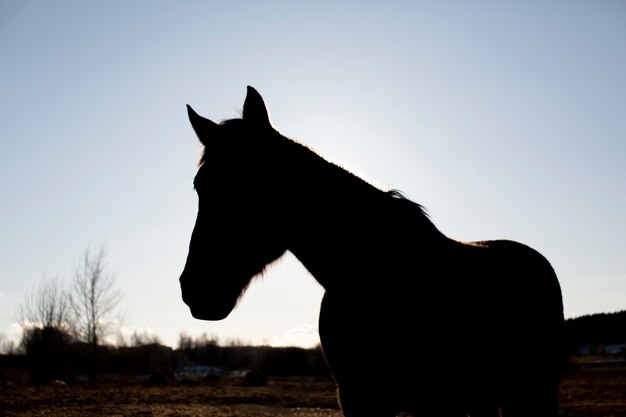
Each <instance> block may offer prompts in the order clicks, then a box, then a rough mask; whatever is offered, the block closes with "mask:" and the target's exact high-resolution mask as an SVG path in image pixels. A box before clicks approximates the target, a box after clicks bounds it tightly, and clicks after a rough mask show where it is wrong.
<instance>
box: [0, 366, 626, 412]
mask: <svg viewBox="0 0 626 417" xmlns="http://www.w3.org/2000/svg"><path fill="white" fill-rule="evenodd" d="M142 380H143V379H140V378H139V377H135V378H132V377H128V378H124V379H119V378H109V380H103V381H99V382H97V383H95V384H90V383H87V382H83V383H78V384H75V385H48V386H43V387H29V386H19V385H11V384H4V385H3V386H2V387H1V388H0V417H17V416H20V417H22V416H47V417H61V416H63V417H79V416H80V417H82V416H95V417H99V416H129V417H130V416H133V417H150V416H163V417H165V416H167V417H183V416H189V417H190V416H212V417H266V416H281V417H296V416H298V417H341V413H340V412H339V410H338V408H337V402H336V397H335V387H334V385H333V382H332V381H331V380H329V379H327V378H323V377H286V378H277V377H270V378H269V380H268V384H267V385H266V386H260V387H246V386H242V385H241V382H242V379H241V378H237V377H227V378H221V379H220V380H219V381H213V382H210V383H207V382H202V383H198V382H197V381H196V380H193V381H192V380H182V379H180V378H179V379H178V380H177V381H176V382H174V383H171V384H169V385H167V386H144V385H142V383H141V382H142ZM561 410H562V411H561V415H562V417H626V362H613V363H602V362H593V361H592V362H585V363H579V364H576V367H575V368H573V370H572V372H571V373H570V374H569V375H567V376H566V377H565V379H564V380H563V383H562V386H561Z"/></svg>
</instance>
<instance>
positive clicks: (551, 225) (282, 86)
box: [0, 0, 626, 346]
mask: <svg viewBox="0 0 626 417" xmlns="http://www.w3.org/2000/svg"><path fill="white" fill-rule="evenodd" d="M624 45H626V3H624V2H622V1H595V2H588V1H560V0H559V1H552V2H544V1H527V2H495V1H478V2H460V1H458V2H457V1H452V2H439V1H416V2H409V1H406V2H404V1H400V2H370V1H366V2H356V1H355V2H324V1H319V2H314V3H310V4H302V3H301V2H278V1H269V2H241V1H232V2H210V1H205V2H199V1H180V2H170V1H133V2H122V1H110V2H81V1H56V2H48V1H7V0H3V1H1V2H0V56H1V57H2V59H1V60H0V74H1V75H2V76H1V77H0V119H1V123H0V195H1V196H2V197H1V200H0V236H1V237H0V254H1V255H0V259H1V261H0V333H3V334H4V335H6V336H9V337H17V335H16V333H15V328H16V327H15V314H14V313H15V308H16V306H19V305H20V304H21V303H22V302H23V300H24V298H25V296H26V294H27V293H28V292H29V291H31V290H32V289H33V288H34V287H35V286H36V285H37V284H38V283H39V282H40V281H41V280H42V279H47V278H51V277H54V276H57V275H58V276H60V277H67V278H69V277H70V276H71V274H72V272H73V270H74V267H75V266H76V263H77V262H78V260H79V258H80V256H81V254H82V253H83V252H84V251H85V250H86V249H87V248H92V249H93V250H97V249H98V248H100V247H103V246H104V247H105V248H106V250H107V257H106V262H107V267H108V271H109V272H110V273H111V274H112V275H113V276H114V277H115V280H116V285H117V288H119V289H120V291H121V292H122V293H123V296H124V298H123V301H122V303H121V304H120V309H121V310H123V311H124V312H125V313H126V317H127V319H126V321H125V322H124V323H123V325H124V329H125V331H126V332H132V331H135V330H139V331H146V332H153V333H155V334H157V335H159V336H160V337H161V338H162V340H163V341H164V342H165V343H166V344H169V345H172V346H174V345H175V343H176V340H177V338H178V334H179V333H180V332H182V331H185V332H187V333H189V334H191V335H193V336H196V335H199V334H201V333H203V332H206V333H208V334H210V335H215V336H217V337H219V338H220V339H221V340H227V339H232V338H238V339H240V340H242V341H247V342H252V343H272V344H277V345H278V344H284V343H300V344H303V345H309V344H311V343H315V341H316V340H317V339H316V336H315V330H316V321H317V314H318V312H319V302H320V299H321V295H322V289H321V287H320V286H319V284H317V282H316V281H315V280H314V278H312V277H311V276H310V275H308V273H307V272H306V271H305V270H304V268H303V267H302V266H301V265H300V264H299V263H298V262H297V260H296V259H295V258H293V257H292V256H287V257H286V258H285V259H284V260H283V261H282V262H281V263H280V264H278V265H276V266H275V267H273V268H272V269H271V270H270V272H269V273H268V274H266V276H265V277H264V278H263V279H262V280H258V281H256V282H255V283H254V284H253V285H252V286H251V287H250V289H249V291H248V293H246V295H245V297H244V298H243V299H242V301H241V303H240V305H239V306H238V308H237V309H236V310H235V311H234V312H233V313H232V314H231V315H230V316H229V317H228V318H227V319H225V320H223V321H221V322H202V321H198V320H194V319H193V318H192V317H191V316H190V314H189V312H188V309H187V307H186V306H185V305H184V304H183V302H182V300H181V298H180V291H179V287H178V276H179V274H180V272H181V271H182V268H183V265H184V261H185V257H186V253H187V246H188V242H189V237H190V233H191V230H192V227H193V222H194V220H195V215H196V204H197V200H196V195H195V193H194V191H193V188H192V179H193V176H194V174H195V169H196V162H197V160H198V157H199V155H200V145H199V143H198V142H197V140H196V138H195V135H194V133H193V131H192V129H191V127H190V125H189V122H188V119H187V115H186V109H185V104H191V105H192V106H193V107H194V109H196V111H198V112H199V113H200V114H202V115H204V116H206V117H209V118H212V119H213V120H222V119H225V118H232V117H238V115H239V112H240V110H241V107H242V104H243V99H244V98H245V92H246V86H247V85H252V86H254V87H255V88H256V89H257V90H258V91H259V92H260V93H261V94H262V95H263V97H264V99H265V101H266V103H267V105H268V107H269V110H270V112H271V114H272V120H273V122H274V124H275V126H276V127H277V128H278V129H279V130H280V131H281V133H283V134H285V135H287V136H289V137H292V138H294V139H297V140H299V141H300V142H303V143H305V144H307V145H308V146H310V147H312V148H313V149H315V150H316V151H317V152H319V153H320V154H321V155H323V156H325V157H326V158H328V159H330V160H333V161H335V162H337V163H339V164H341V165H343V166H345V167H347V168H349V169H350V170H352V171H353V172H355V173H357V174H359V175H362V176H364V177H366V178H367V179H368V180H369V181H371V182H372V183H374V184H376V185H378V186H380V187H383V188H398V189H400V190H402V191H404V192H405V193H406V194H407V196H408V197H410V198H411V199H413V200H415V201H417V202H419V203H421V204H422V205H424V206H425V207H426V208H427V210H428V212H429V214H430V216H431V219H432V220H433V222H434V223H435V224H436V225H437V226H438V227H439V229H440V230H441V231H442V232H444V233H445V234H446V235H448V236H449V237H451V238H455V239H459V240H481V239H497V238H506V239H512V240H517V241H520V242H523V243H525V244H527V245H530V246H532V247H534V248H535V249H537V250H539V251H540V252H542V253H543V254H544V255H545V256H546V257H547V258H548V259H549V260H550V261H551V263H552V265H553V267H554V268H555V270H556V272H557V275H558V276H559V279H560V281H561V285H562V288H563V296H564V304H565V315H566V317H573V316H578V315H582V314H591V313H598V312H612V311H618V310H622V309H624V308H626V256H625V255H626V238H625V236H626V221H625V220H624V213H626V117H625V115H626V48H624ZM529 308H532V306H529ZM376 332H377V330H376V328H373V329H372V334H373V335H376ZM364 337H368V335H364Z"/></svg>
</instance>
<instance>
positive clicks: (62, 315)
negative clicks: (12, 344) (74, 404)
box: [16, 277, 73, 384]
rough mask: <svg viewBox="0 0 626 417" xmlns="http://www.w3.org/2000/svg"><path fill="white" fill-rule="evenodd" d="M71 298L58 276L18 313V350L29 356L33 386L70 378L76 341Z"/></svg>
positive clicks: (29, 297) (29, 298)
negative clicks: (20, 332) (19, 326)
mask: <svg viewBox="0 0 626 417" xmlns="http://www.w3.org/2000/svg"><path fill="white" fill-rule="evenodd" d="M70 298H71V296H70V294H69V292H68V290H67V289H66V288H65V287H64V286H63V285H62V284H61V282H60V280H59V278H58V277H55V278H53V279H49V280H46V279H44V280H42V281H41V282H40V283H39V285H38V286H37V287H35V288H34V290H33V291H32V292H30V293H29V294H28V295H27V296H26V298H25V300H24V304H22V305H20V306H19V307H18V308H17V310H16V316H17V317H16V318H17V321H18V322H19V323H20V325H21V327H22V338H21V341H20V347H19V349H20V351H21V352H22V353H24V354H25V355H26V356H27V357H28V363H29V367H30V373H31V379H32V382H33V383H37V384H39V383H45V382H47V381H49V380H51V379H64V378H66V377H67V376H68V371H69V362H68V361H69V357H70V355H71V352H70V346H71V344H72V341H73V337H72V328H73V322H72V319H73V314H72V309H71V299H70Z"/></svg>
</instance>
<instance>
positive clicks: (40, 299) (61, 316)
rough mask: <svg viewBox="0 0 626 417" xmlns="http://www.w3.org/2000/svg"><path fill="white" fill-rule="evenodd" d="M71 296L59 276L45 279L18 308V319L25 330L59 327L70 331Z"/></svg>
mask: <svg viewBox="0 0 626 417" xmlns="http://www.w3.org/2000/svg"><path fill="white" fill-rule="evenodd" d="M71 304H72V303H71V296H70V293H69V292H68V290H67V289H66V288H64V287H63V285H62V284H61V282H60V280H59V278H58V277H55V278H52V279H50V280H46V279H44V280H43V281H41V282H40V283H39V285H38V286H37V287H36V288H35V289H34V290H33V291H32V292H30V293H29V294H28V295H27V296H26V299H25V300H24V304H22V305H21V306H19V307H18V309H17V313H16V314H17V321H18V322H19V323H20V325H21V326H22V329H23V330H28V329H32V328H57V329H60V330H64V331H69V330H70V329H71V328H72V327H73V326H72V308H71Z"/></svg>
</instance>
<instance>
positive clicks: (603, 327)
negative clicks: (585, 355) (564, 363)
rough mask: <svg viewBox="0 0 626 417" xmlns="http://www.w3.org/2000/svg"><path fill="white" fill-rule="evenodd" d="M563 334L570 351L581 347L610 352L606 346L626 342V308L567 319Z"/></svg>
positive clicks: (576, 350)
mask: <svg viewBox="0 0 626 417" xmlns="http://www.w3.org/2000/svg"><path fill="white" fill-rule="evenodd" d="M565 335H566V342H567V346H568V348H569V350H570V352H571V353H574V354H575V353H578V352H579V351H581V349H582V350H584V351H587V352H589V353H596V354H606V353H611V352H607V351H606V349H607V346H609V345H618V344H624V343H626V310H622V311H618V312H615V313H598V314H589V315H584V316H580V317H576V318H571V319H568V320H566V321H565ZM625 353H626V352H622V354H623V355H624V354H625Z"/></svg>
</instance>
